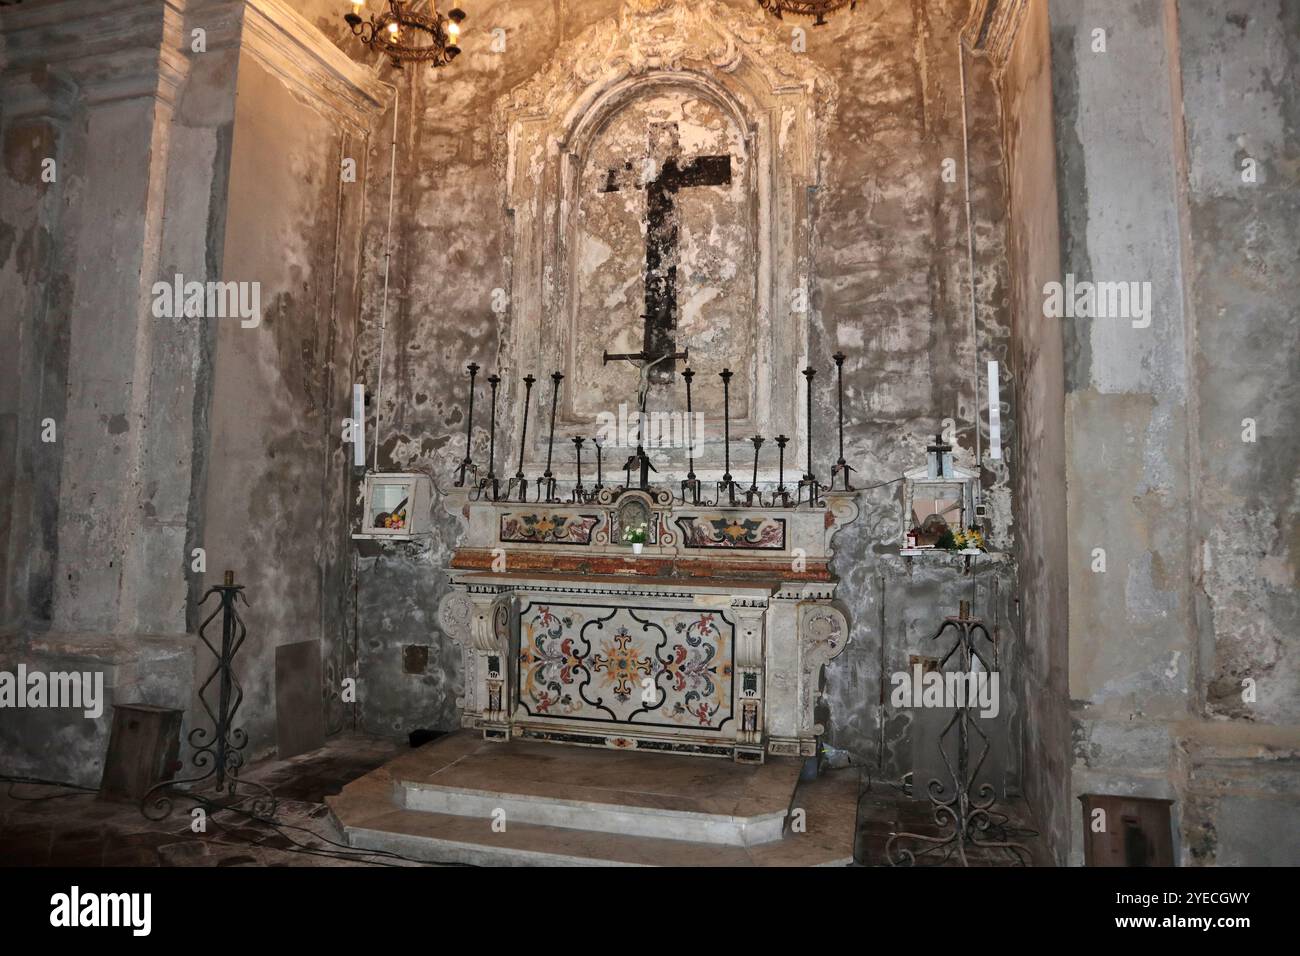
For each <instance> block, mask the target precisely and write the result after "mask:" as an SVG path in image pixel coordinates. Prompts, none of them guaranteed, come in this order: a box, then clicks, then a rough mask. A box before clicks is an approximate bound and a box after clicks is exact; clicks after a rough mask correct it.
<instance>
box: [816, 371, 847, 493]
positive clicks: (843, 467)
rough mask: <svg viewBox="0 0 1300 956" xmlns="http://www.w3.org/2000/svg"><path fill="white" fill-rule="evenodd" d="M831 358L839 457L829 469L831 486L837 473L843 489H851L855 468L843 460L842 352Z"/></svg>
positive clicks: (833, 485)
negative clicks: (838, 436) (837, 418)
mask: <svg viewBox="0 0 1300 956" xmlns="http://www.w3.org/2000/svg"><path fill="white" fill-rule="evenodd" d="M831 358H833V359H835V377H836V381H837V382H838V387H839V408H840V457H839V460H838V461H837V462H835V467H834V468H832V469H831V488H834V487H835V476H836V475H839V476H840V480H841V481H842V482H843V483H844V488H843V490H844V491H852V490H853V485H851V484H850V483H849V473H850V472H853V471H856V470H857V469H856V468H854V467H853V466H851V465H850V464H848V462H846V461H845V460H844V353H843V352H836V353H835V354H834V355H832V356H831ZM809 470H810V471H811V470H812V469H809Z"/></svg>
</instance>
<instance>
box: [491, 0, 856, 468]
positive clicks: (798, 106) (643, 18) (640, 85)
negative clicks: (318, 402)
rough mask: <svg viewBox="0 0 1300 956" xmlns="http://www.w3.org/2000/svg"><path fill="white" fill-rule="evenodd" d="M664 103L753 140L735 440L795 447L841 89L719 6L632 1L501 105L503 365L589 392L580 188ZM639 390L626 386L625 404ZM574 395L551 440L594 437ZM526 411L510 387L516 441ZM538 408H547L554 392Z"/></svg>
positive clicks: (754, 21)
mask: <svg viewBox="0 0 1300 956" xmlns="http://www.w3.org/2000/svg"><path fill="white" fill-rule="evenodd" d="M655 90H678V91H684V90H689V91H693V92H694V93H695V94H697V95H698V96H699V97H700V98H701V99H703V100H706V101H708V102H710V103H712V104H713V105H714V106H715V107H716V108H717V109H718V110H719V111H721V112H722V113H724V114H725V115H726V116H728V117H729V118H730V120H731V122H734V123H735V125H736V128H737V129H738V130H739V131H740V132H741V134H742V136H743V138H744V142H745V143H746V148H747V150H748V156H747V161H748V162H749V164H750V167H751V170H750V172H751V178H752V184H749V185H748V186H747V188H750V189H752V192H753V203H754V213H753V227H752V231H753V235H752V245H753V259H754V274H753V283H754V310H753V311H754V315H753V319H752V321H753V323H754V325H753V343H754V347H753V348H752V350H749V351H752V353H753V354H752V355H749V354H747V355H743V356H737V362H738V363H740V364H739V365H738V367H735V370H736V371H737V373H738V374H737V379H736V381H737V382H742V381H743V383H744V386H745V387H746V388H748V389H749V390H750V391H749V393H748V399H749V400H748V401H746V402H743V403H741V404H743V406H744V408H745V409H746V412H745V414H744V416H742V417H739V418H737V417H733V422H732V425H733V433H740V434H746V433H750V432H752V431H757V432H760V433H763V434H775V433H777V432H778V431H781V432H785V433H786V434H794V435H798V436H801V437H800V441H802V436H804V435H805V434H806V423H805V422H804V421H803V408H802V403H801V402H800V401H799V399H798V394H799V393H798V388H797V384H798V382H799V381H800V380H799V379H798V376H797V374H796V373H797V370H798V369H799V368H800V367H802V364H803V363H804V362H805V360H806V355H807V347H808V344H807V343H808V313H807V311H806V310H804V311H797V310H795V309H794V308H793V305H794V303H795V301H796V300H795V296H794V290H795V289H796V288H797V287H799V286H801V285H804V284H805V283H808V282H810V281H811V261H810V258H811V251H810V237H811V226H810V222H809V213H810V210H809V190H810V189H811V188H812V187H814V186H815V185H816V183H817V172H818V165H819V161H820V150H821V143H822V140H823V139H824V135H825V121H826V119H827V117H828V116H829V114H830V113H831V112H832V111H833V109H834V102H835V98H836V89H835V86H834V83H833V81H832V80H831V79H830V78H829V76H827V75H826V74H825V73H824V72H823V71H822V70H821V69H820V68H819V67H818V66H817V65H816V64H815V63H813V62H812V61H811V59H810V58H808V57H806V56H798V55H797V54H794V53H793V52H792V51H791V50H790V48H789V45H788V42H787V41H786V38H785V36H784V35H783V34H782V32H781V30H780V28H779V25H776V26H773V24H772V23H771V22H769V21H767V20H765V19H764V18H762V17H761V16H760V15H756V14H755V13H754V12H752V11H748V10H743V9H736V8H733V7H730V6H728V5H726V4H724V3H720V2H718V0H701V2H692V3H689V4H687V3H684V2H681V0H628V2H627V4H626V5H625V8H624V11H623V12H622V14H621V15H619V16H615V17H609V18H607V19H605V20H603V21H601V22H599V23H597V24H594V25H593V26H591V27H590V28H588V29H587V30H586V31H584V32H583V33H582V34H580V35H579V36H578V37H576V38H575V39H574V40H572V41H570V42H569V43H568V44H566V45H564V46H562V47H561V48H560V50H559V51H557V53H556V55H555V56H554V58H553V59H552V60H551V62H550V63H549V65H548V66H547V67H546V68H545V69H544V70H542V71H541V72H540V73H538V74H537V75H535V76H534V77H533V78H531V79H530V80H528V81H527V82H525V83H524V84H522V85H521V86H519V87H518V88H516V89H515V90H514V91H512V93H511V94H510V95H509V96H507V97H505V98H504V99H503V101H502V103H501V104H499V106H498V110H497V116H496V120H497V123H498V131H499V133H500V135H499V136H498V137H497V142H498V143H500V144H502V148H501V152H500V153H499V154H498V157H497V162H498V164H499V166H500V168H501V169H502V173H503V175H504V177H505V182H506V204H507V208H508V212H509V213H510V215H511V217H512V224H513V234H514V235H513V245H512V257H511V296H510V300H511V308H510V322H509V330H508V332H507V333H506V334H505V335H504V336H503V345H502V349H503V354H502V357H501V364H502V365H504V366H506V367H508V368H513V369H518V370H519V371H520V373H521V374H522V373H523V372H526V371H527V372H532V373H533V374H535V375H537V376H538V377H539V379H542V380H543V381H544V377H545V376H546V375H548V374H549V373H550V372H551V371H554V370H557V369H558V370H562V371H564V372H565V374H566V376H568V379H567V380H568V381H570V382H572V380H573V378H574V376H575V375H577V376H579V381H581V376H582V374H583V372H582V370H581V369H576V368H575V367H574V364H573V360H572V358H571V354H572V348H571V345H572V341H573V338H574V336H576V335H577V333H578V331H580V330H581V328H582V325H581V323H582V322H583V321H589V320H584V319H583V318H582V317H580V316H578V315H577V314H576V311H575V309H574V292H573V289H574V283H575V281H576V280H575V278H574V277H575V274H576V273H577V269H576V266H575V263H574V260H573V258H572V257H573V254H574V250H573V248H572V244H571V238H572V231H573V229H574V219H575V217H576V205H575V200H576V196H575V192H574V190H575V188H576V186H577V179H578V177H579V175H580V174H581V171H582V169H583V162H584V157H585V150H587V149H588V148H589V147H590V144H591V142H592V138H593V137H595V136H597V135H598V134H599V132H600V130H601V129H602V128H603V126H604V124H606V123H609V122H611V121H612V118H614V117H616V116H618V115H619V113H620V111H621V110H622V109H623V108H625V107H627V106H628V104H631V103H634V102H636V100H637V99H639V98H641V97H644V96H646V95H648V94H649V93H651V92H653V91H655ZM745 363H748V367H746V364H745ZM707 371H708V372H710V373H713V372H716V371H717V369H712V368H709V369H707ZM514 378H516V376H511V377H510V378H509V379H508V380H507V381H511V379H514ZM583 384H584V385H585V384H586V383H583ZM634 384H635V379H634V377H631V378H630V379H629V388H628V395H627V398H628V400H629V401H630V400H631V398H632V393H633V386H634ZM512 386H513V383H512ZM733 387H734V386H733ZM566 394H568V393H566V392H565V391H564V390H562V391H561V406H560V411H559V413H558V414H557V420H556V435H557V439H560V438H561V437H562V436H563V437H564V438H567V437H569V436H571V435H576V434H584V435H590V434H591V433H592V427H593V423H592V421H591V419H590V417H585V418H582V419H579V418H577V417H575V416H574V415H573V414H571V413H570V410H569V409H570V406H569V404H568V402H567V401H566V400H565V396H566ZM522 399H523V396H522V391H521V390H519V389H518V388H517V387H512V388H511V389H510V392H509V393H508V394H507V395H505V396H504V406H503V407H505V408H507V409H510V410H511V414H509V417H508V422H509V425H508V427H509V429H510V430H512V431H513V430H514V429H515V428H516V427H517V421H518V417H519V411H520V408H519V406H520V405H521V403H522ZM541 399H542V404H543V405H544V404H545V403H547V402H549V388H546V389H544V390H543V391H542V393H541ZM677 400H678V401H680V397H677ZM538 407H539V406H537V405H535V406H534V409H536V408H538ZM535 421H536V420H535ZM713 424H714V423H713V422H710V421H709V420H708V419H707V418H706V434H708V435H717V434H719V433H720V432H721V429H720V427H717V428H715V427H712V426H713ZM529 437H530V439H531V443H530V447H529V449H528V452H527V457H528V461H529V464H527V465H526V466H525V467H526V469H527V470H530V471H532V470H536V469H537V466H538V465H539V463H540V460H541V458H542V456H544V454H545V450H544V449H545V440H546V435H545V429H543V428H530V429H529ZM791 454H793V451H792V452H791ZM697 470H699V469H698V466H697ZM717 470H718V471H719V472H720V471H721V468H718V469H717ZM672 477H673V476H672V475H665V474H662V473H661V474H660V476H659V478H660V479H661V480H664V479H670V478H672Z"/></svg>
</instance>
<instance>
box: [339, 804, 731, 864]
mask: <svg viewBox="0 0 1300 956" xmlns="http://www.w3.org/2000/svg"><path fill="white" fill-rule="evenodd" d="M336 820H337V815H336ZM339 822H340V829H341V830H342V831H343V833H344V835H345V836H346V838H347V843H348V845H349V846H353V847H356V848H358V849H365V850H382V851H385V852H388V853H397V854H400V855H401V856H404V857H408V858H410V859H415V860H423V861H426V862H430V863H444V864H465V865H469V866H750V865H752V862H751V860H750V858H749V855H748V853H747V852H746V850H745V849H744V848H742V847H720V846H717V845H715V844H707V843H692V842H689V841H686V840H658V839H654V838H652V837H635V836H622V835H619V834H611V833H596V832H594V831H590V832H589V831H583V830H573V829H569V828H564V827H548V826H537V825H533V824H527V823H508V824H507V826H506V829H505V831H504V832H493V830H492V828H491V826H490V825H489V824H490V821H485V820H481V819H478V818H475V817H468V816H461V815H458V814H452V813H430V812H427V811H419V810H390V811H389V812H387V813H384V814H381V815H379V816H376V817H373V818H371V819H370V820H368V821H367V822H366V824H365V825H363V826H344V825H343V824H342V822H341V821H339Z"/></svg>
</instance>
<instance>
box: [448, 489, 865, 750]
mask: <svg viewBox="0 0 1300 956" xmlns="http://www.w3.org/2000/svg"><path fill="white" fill-rule="evenodd" d="M474 498H475V495H474V494H471V493H469V492H459V493H453V494H452V495H451V496H449V498H448V499H447V502H446V506H447V508H448V509H449V510H450V511H451V512H452V513H453V514H454V515H456V516H457V517H458V518H460V519H461V521H462V522H463V525H464V528H465V540H464V543H463V544H462V546H461V547H460V548H458V549H457V551H456V555H455V558H454V559H453V561H452V567H451V569H450V574H451V579H452V590H451V591H450V592H449V593H448V594H447V595H446V597H444V599H443V601H442V603H441V605H440V608H439V622H440V624H441V626H442V627H443V629H444V630H445V631H446V632H447V633H448V634H450V635H451V636H452V637H454V638H455V639H456V640H457V641H458V642H459V643H460V645H461V648H462V653H463V655H464V674H465V697H464V700H463V702H462V703H463V716H462V723H463V725H464V726H466V727H471V728H474V729H476V730H480V731H481V732H482V733H483V735H484V736H485V737H487V738H490V739H500V740H508V739H512V738H527V739H534V740H545V741H551V742H555V743H565V744H577V745H584V746H596V747H610V748H615V749H639V750H658V751H666V752H675V753H689V754H699V755H705V756H720V757H733V758H735V759H736V760H743V761H762V760H763V758H764V755H765V754H769V753H770V754H782V755H791V756H796V755H803V756H809V755H812V754H814V753H815V752H816V745H817V738H818V736H819V735H820V734H821V732H822V728H821V726H820V725H819V724H818V723H817V722H816V720H815V718H814V714H813V703H814V699H815V696H816V689H817V682H818V679H819V676H820V672H821V668H822V667H823V666H824V665H825V664H826V662H827V661H829V660H830V659H831V658H833V657H834V656H835V655H837V654H838V653H839V652H840V651H842V650H843V648H844V645H845V643H846V641H847V639H848V622H847V621H846V619H845V617H844V614H843V613H842V612H841V611H840V610H839V609H838V608H837V607H836V606H835V605H834V603H833V599H834V596H835V582H834V580H833V579H832V578H831V575H830V573H829V570H828V561H829V558H830V540H831V537H832V536H833V535H834V534H835V532H836V531H838V530H839V529H840V528H841V527H843V526H844V525H845V524H847V523H848V522H850V521H852V520H853V519H854V518H855V517H856V515H857V504H856V502H855V501H854V499H853V498H852V497H851V496H849V495H836V494H827V495H826V496H825V500H824V501H823V502H821V504H820V506H816V507H807V506H804V507H801V508H771V507H767V508H757V507H755V508H752V509H746V508H744V507H736V508H731V507H717V506H712V507H708V508H700V507H695V506H691V505H685V504H682V503H681V502H680V501H679V500H677V499H675V498H674V497H673V495H672V494H671V493H670V492H667V491H655V490H653V489H652V490H650V491H642V490H639V489H621V488H620V489H605V490H603V491H602V492H601V493H600V494H599V495H598V496H597V499H596V501H595V502H592V503H587V504H577V505H562V504H546V503H536V504H519V503H518V502H507V501H497V502H493V501H491V500H488V499H485V498H482V497H481V496H479V497H478V499H477V500H474ZM629 503H631V504H635V505H637V506H643V507H644V508H645V509H646V511H647V513H648V514H649V520H650V527H651V528H652V529H653V533H652V534H650V535H649V538H650V541H649V542H648V543H647V544H645V545H644V547H643V549H642V551H641V553H640V554H636V553H634V551H633V549H632V548H631V547H630V546H628V545H627V544H625V543H624V542H623V541H622V540H621V539H620V537H619V536H618V535H617V534H612V533H611V531H612V529H617V527H618V525H619V514H620V512H621V511H625V510H626V509H627V508H628V506H629Z"/></svg>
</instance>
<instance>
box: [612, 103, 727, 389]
mask: <svg viewBox="0 0 1300 956" xmlns="http://www.w3.org/2000/svg"><path fill="white" fill-rule="evenodd" d="M677 134H678V130H677V124H676V123H654V124H651V127H650V155H649V157H647V166H649V165H650V163H656V164H657V165H658V168H657V175H655V177H654V178H653V179H651V178H649V176H646V177H644V181H643V182H640V183H635V182H634V176H629V175H628V174H629V173H633V164H632V163H631V161H629V162H626V163H624V164H623V167H622V168H621V169H618V168H616V169H611V170H609V172H608V174H607V175H606V178H605V184H604V186H603V187H602V188H601V192H603V193H612V192H619V191H620V190H621V189H623V188H625V187H628V188H638V189H644V190H645V193H646V234H645V314H644V315H643V316H642V318H643V319H644V320H645V333H644V336H643V338H642V345H641V351H640V352H636V353H631V354H618V355H611V354H610V353H608V352H606V353H605V361H606V362H609V361H613V360H619V359H627V360H630V361H634V362H635V361H639V362H641V363H643V366H649V372H650V380H651V381H653V382H655V383H658V384H662V383H665V382H669V381H671V380H672V377H673V370H674V368H675V366H676V359H684V358H685V357H686V355H685V353H679V352H677V351H675V344H674V342H673V333H674V332H675V331H676V329H677V318H678V307H677V263H678V258H679V250H678V231H679V226H680V222H679V218H678V209H677V191H678V190H679V189H686V188H689V187H691V186H726V185H730V183H731V157H730V156H696V157H695V158H694V159H692V160H690V161H688V162H685V163H682V162H681V145H680V142H679V140H678V135H677ZM661 154H662V156H663V159H662V162H660V155H661ZM648 171H649V170H647V172H648ZM652 363H653V364H652Z"/></svg>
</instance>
